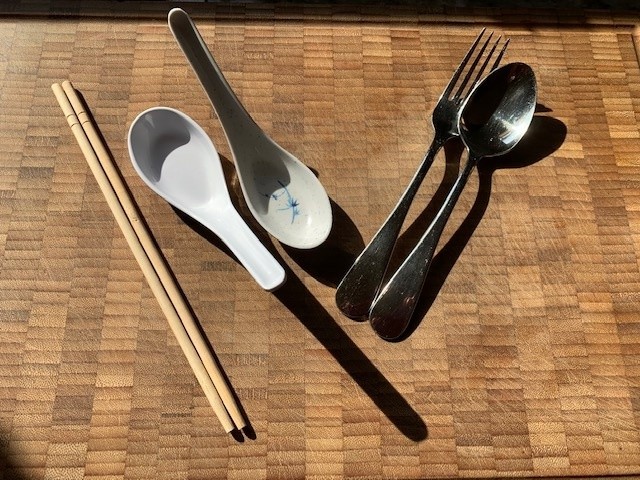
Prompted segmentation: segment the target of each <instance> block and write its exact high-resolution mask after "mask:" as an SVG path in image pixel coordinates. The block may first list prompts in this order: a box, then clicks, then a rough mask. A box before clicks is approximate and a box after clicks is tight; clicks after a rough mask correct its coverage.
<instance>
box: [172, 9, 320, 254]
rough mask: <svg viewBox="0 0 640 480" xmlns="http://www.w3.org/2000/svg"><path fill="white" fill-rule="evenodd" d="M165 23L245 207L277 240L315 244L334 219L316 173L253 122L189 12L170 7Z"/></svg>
mask: <svg viewBox="0 0 640 480" xmlns="http://www.w3.org/2000/svg"><path fill="white" fill-rule="evenodd" d="M168 21H169V28H170V29H171V32H172V33H173V36H174V37H175V39H176V41H177V42H178V45H179V46H180V48H181V49H182V51H183V52H184V54H185V56H186V58H187V60H188V61H189V63H190V64H191V67H192V68H193V71H194V72H195V74H196V76H197V77H198V79H199V80H200V83H201V84H202V87H203V88H204V91H205V92H206V94H207V95H208V97H209V100H210V101H211V104H212V105H213V108H214V109H215V111H216V114H217V115H218V119H219V120H220V123H221V124H222V128H223V130H224V133H225V135H226V137H227V141H228V142H229V147H230V149H231V153H232V155H233V161H234V163H235V165H236V169H237V171H238V180H239V182H240V186H241V188H242V193H243V195H244V198H245V200H246V202H247V206H248V207H249V210H250V211H251V213H252V214H253V216H254V217H255V218H256V220H257V221H258V223H259V224H260V225H261V226H262V227H263V228H264V229H265V230H266V231H267V232H269V233H270V234H271V235H273V236H274V237H275V238H277V239H278V240H279V241H280V242H282V243H283V244H285V245H289V246H290V247H295V248H301V249H302V248H304V249H308V248H314V247H317V246H318V245H320V244H321V243H322V242H324V241H325V240H326V239H327V237H328V236H329V233H330V231H331V225H332V222H333V218H332V214H331V203H330V201H329V197H328V196H327V193H326V191H325V189H324V187H323V186H322V184H321V183H320V181H319V180H318V178H317V177H316V176H315V174H314V173H313V172H312V171H311V170H310V169H309V168H308V167H307V166H306V165H304V164H303V163H302V162H300V160H298V159H297V158H296V157H294V156H293V155H292V154H290V153H289V152H287V151H286V150H284V149H283V148H282V147H280V146H279V145H278V144H277V143H275V142H274V141H273V140H272V139H271V138H269V137H268V136H267V134H266V133H264V131H262V129H261V128H260V127H259V126H258V125H257V124H256V123H255V122H254V121H253V119H252V118H251V116H250V115H249V114H248V113H247V111H246V110H245V108H244V107H243V106H242V104H241V103H240V101H239V100H238V98H237V97H236V96H235V94H234V93H233V90H232V89H231V87H230V86H229V84H228V83H227V81H226V79H225V78H224V76H223V75H222V72H221V71H220V68H219V67H218V65H217V64H216V62H215V60H214V59H213V56H212V55H211V52H209V49H208V48H207V46H206V44H205V42H204V40H203V39H202V37H201V36H200V33H199V32H198V30H197V28H196V26H195V24H194V23H193V21H192V20H191V18H190V17H189V15H188V14H187V13H186V12H185V11H184V10H182V9H180V8H174V9H172V10H171V11H170V12H169V16H168Z"/></svg>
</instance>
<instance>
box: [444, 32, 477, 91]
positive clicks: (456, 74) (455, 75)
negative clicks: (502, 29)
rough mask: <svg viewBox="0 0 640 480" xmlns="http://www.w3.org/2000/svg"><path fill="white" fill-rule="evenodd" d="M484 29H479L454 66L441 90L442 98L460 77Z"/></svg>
mask: <svg viewBox="0 0 640 480" xmlns="http://www.w3.org/2000/svg"><path fill="white" fill-rule="evenodd" d="M486 30H487V29H486V27H485V28H483V29H482V30H480V33H479V34H478V36H477V37H476V39H475V40H474V41H473V43H472V44H471V47H470V48H469V51H467V53H466V55H465V56H464V58H463V59H462V61H461V62H460V65H458V68H456V71H455V72H453V76H452V77H451V80H449V83H448V84H447V86H446V88H445V89H444V91H443V92H442V97H443V98H447V97H448V96H449V94H450V93H451V91H452V90H453V87H454V86H455V84H456V82H457V81H458V78H460V74H461V73H462V71H463V70H464V67H466V66H467V62H468V61H469V58H471V55H472V54H473V52H474V50H475V49H476V47H477V46H478V43H480V39H481V38H482V36H483V35H484V32H485V31H486Z"/></svg>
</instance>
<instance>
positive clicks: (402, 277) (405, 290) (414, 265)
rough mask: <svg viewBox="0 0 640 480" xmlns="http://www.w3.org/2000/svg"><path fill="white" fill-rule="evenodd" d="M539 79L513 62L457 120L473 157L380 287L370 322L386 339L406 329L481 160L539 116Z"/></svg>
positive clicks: (507, 145) (479, 89)
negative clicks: (453, 214) (442, 239)
mask: <svg viewBox="0 0 640 480" xmlns="http://www.w3.org/2000/svg"><path fill="white" fill-rule="evenodd" d="M536 97H537V86H536V78H535V75H534V73H533V70H532V69H531V67H529V66H528V65H526V64H524V63H511V64H508V65H505V66H503V67H501V68H499V69H497V70H494V71H493V72H492V73H491V74H489V75H488V76H487V77H486V78H485V79H484V80H483V81H482V82H480V83H479V84H478V85H477V86H476V87H475V88H474V90H473V91H472V92H471V94H470V95H469V97H468V99H467V101H466V102H465V104H464V107H463V109H462V113H461V116H460V119H459V129H460V137H461V138H462V140H463V142H464V143H465V145H466V146H467V149H468V151H469V158H468V160H467V163H466V165H465V166H464V169H463V170H462V172H461V173H460V175H459V176H458V179H457V180H456V182H455V183H454V185H453V186H452V187H451V191H450V192H449V194H448V195H447V198H446V199H445V202H444V204H443V206H442V207H441V209H440V210H439V211H438V214H437V215H436V217H435V218H434V219H433V221H432V223H431V225H429V228H427V231H426V232H425V233H424V235H423V236H422V238H421V239H420V241H419V242H418V244H417V245H416V247H415V248H414V249H413V250H412V252H411V253H410V254H409V256H408V257H407V258H406V259H405V261H404V262H403V263H402V265H400V267H399V268H398V269H397V270H396V272H395V273H394V274H393V276H392V277H391V279H390V280H389V281H388V283H387V284H386V285H385V286H384V287H383V288H382V290H381V292H380V294H379V295H378V297H377V298H376V300H375V302H374V304H373V306H372V308H371V311H370V312H369V321H370V323H371V326H372V327H373V329H374V331H375V332H376V333H377V334H378V335H379V336H380V337H382V338H383V339H385V340H396V339H398V338H399V337H400V336H401V335H402V334H403V333H404V332H405V330H406V328H407V326H408V325H409V322H410V320H411V317H412V315H413V312H414V310H415V307H416V304H417V301H418V298H419V297H420V293H421V292H422V288H423V285H424V282H425V279H426V277H427V273H428V272H429V267H430V266H431V261H432V260H433V256H434V253H435V250H436V246H437V244H438V240H439V239H440V236H441V235H442V232H443V230H444V227H445V225H446V223H447V220H448V219H449V217H450V215H451V212H452V211H453V208H454V206H455V204H456V202H457V200H458V198H459V197H460V194H461V193H462V191H463V189H464V186H465V185H466V183H467V180H468V179H469V176H470V174H471V172H472V171H473V169H474V168H475V167H476V165H477V163H478V161H479V160H480V159H481V158H483V157H494V156H498V155H503V154H505V153H507V152H508V151H509V150H511V149H512V148H513V147H515V146H516V144H517V143H518V142H519V141H520V139H521V138H522V137H523V136H524V134H525V132H526V131H527V129H528V128H529V125H530V123H531V120H532V119H533V114H534V112H535V106H536Z"/></svg>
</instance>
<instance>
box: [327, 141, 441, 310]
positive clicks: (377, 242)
mask: <svg viewBox="0 0 640 480" xmlns="http://www.w3.org/2000/svg"><path fill="white" fill-rule="evenodd" d="M446 140H447V138H443V137H441V136H438V135H436V136H435V137H434V139H433V141H432V142H431V145H430V146H429V149H428V150H427V153H426V154H425V156H424V158H423V160H422V163H421V164H420V166H419V167H418V170H417V171H416V173H415V175H414V176H413V178H412V180H411V183H409V186H408V187H407V189H406V190H405V191H404V193H403V194H402V196H401V197H400V200H399V201H398V203H397V204H396V206H395V208H394V209H393V211H392V212H391V214H389V216H388V217H387V219H386V220H385V222H384V223H383V224H382V226H381V227H380V229H379V230H378V232H377V233H376V234H375V235H374V237H373V238H372V239H371V242H369V244H368V245H367V246H366V247H365V249H364V250H363V251H362V252H361V253H360V255H359V256H358V258H356V260H355V262H354V263H353V265H352V266H351V268H350V269H349V271H348V272H347V273H346V275H345V276H344V278H343V279H342V281H341V282H340V284H339V285H338V288H337V290H336V304H337V305H338V308H339V309H340V311H341V312H342V313H344V314H345V315H346V316H347V317H351V318H363V317H366V316H367V315H368V313H369V309H370V308H371V305H372V304H373V301H374V299H375V297H376V295H377V293H378V290H379V289H380V285H381V284H382V281H383V279H384V274H385V271H386V269H387V265H388V264H389V260H390V259H391V253H392V252H393V247H394V246H395V244H396V240H397V238H398V234H399V233H400V228H401V227H402V224H403V222H404V219H405V218H406V216H407V213H408V212H409V207H410V206H411V202H412V201H413V198H414V197H415V195H416V193H417V192H418V189H419V187H420V185H421V184H422V181H423V180H424V177H425V176H426V174H427V172H428V170H429V167H430V166H431V164H432V163H433V159H434V158H435V156H436V153H438V151H439V150H440V148H442V146H443V145H444V143H445V142H446Z"/></svg>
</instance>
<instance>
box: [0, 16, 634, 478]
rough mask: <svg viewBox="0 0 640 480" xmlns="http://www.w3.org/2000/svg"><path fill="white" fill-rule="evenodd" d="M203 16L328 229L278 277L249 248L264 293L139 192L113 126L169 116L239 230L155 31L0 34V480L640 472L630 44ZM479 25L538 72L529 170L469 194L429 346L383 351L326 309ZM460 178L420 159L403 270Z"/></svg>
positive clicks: (172, 57) (628, 30) (519, 163)
mask: <svg viewBox="0 0 640 480" xmlns="http://www.w3.org/2000/svg"><path fill="white" fill-rule="evenodd" d="M194 9H195V12H196V13H198V14H199V15H198V16H196V17H195V18H196V21H197V24H198V27H199V29H200V31H201V33H202V35H203V37H204V39H205V41H206V42H207V44H208V45H209V47H210V49H211V50H212V52H213V54H214V56H215V57H216V59H217V60H218V61H219V64H220V67H221V68H222V70H223V72H224V73H225V75H226V76H227V78H228V80H229V82H230V84H231V85H232V86H233V88H234V89H235V90H236V92H237V93H238V96H239V97H240V98H241V100H242V101H243V103H244V104H245V106H246V107H247V110H248V111H249V112H250V113H251V114H252V116H253V117H254V119H255V120H256V121H257V122H258V123H259V124H260V125H261V126H262V127H263V128H264V129H265V130H266V131H267V132H268V133H269V134H270V135H271V136H272V137H273V138H274V139H275V140H276V141H277V142H278V143H280V144H281V145H283V146H284V147H286V148H287V149H289V150H290V151H292V152H293V153H295V154H296V155H297V156H298V157H299V158H301V159H302V160H303V161H304V162H305V163H306V164H307V165H309V166H310V167H311V168H313V169H314V170H315V171H316V172H317V173H318V176H319V178H320V180H321V181H322V182H323V184H324V186H325V187H326V189H327V192H328V193H329V195H330V197H331V199H332V201H333V207H334V216H335V220H334V221H335V226H334V230H333V233H332V235H331V237H330V238H329V240H328V241H327V242H326V244H325V245H323V246H322V247H320V248H318V249H315V250H312V251H295V250H291V249H288V248H283V246H282V245H280V244H279V243H278V242H276V241H273V240H270V239H269V238H268V237H267V236H266V234H263V233H261V232H260V231H259V229H258V228H257V227H256V231H257V232H258V233H259V235H261V236H262V238H263V239H264V241H265V242H266V243H267V245H268V247H269V248H270V249H271V250H272V251H273V252H274V253H275V254H276V255H278V257H279V258H280V259H281V260H282V262H283V264H286V265H287V268H288V276H289V278H288V281H287V283H286V284H285V286H284V287H283V288H281V289H280V290H279V291H277V292H276V293H267V292H264V291H262V290H261V289H260V288H259V287H258V286H257V285H256V284H255V283H254V282H253V281H252V279H251V278H250V277H249V275H248V274H247V272H246V271H244V270H243V268H241V267H240V266H239V265H238V264H237V262H236V261H235V260H234V259H232V258H231V257H230V255H229V254H228V252H227V251H226V250H225V249H224V248H223V247H222V245H221V244H220V242H219V241H218V240H217V239H216V238H215V237H214V236H213V235H211V234H209V233H207V232H204V231H202V230H201V229H199V228H198V227H197V226H195V225H193V224H192V223H191V222H189V221H188V219H185V218H184V217H182V216H180V215H178V214H177V213H176V212H175V211H174V210H172V209H171V208H170V207H169V206H168V205H167V204H166V203H165V202H164V201H163V200H162V199H161V198H159V197H158V196H157V195H155V194H154V193H153V192H151V191H150V190H149V189H148V188H147V187H146V186H145V185H144V184H143V183H142V181H141V180H140V179H139V178H138V177H137V175H136V174H135V172H134V170H133V168H132V166H131V163H130V161H129V157H128V153H127V148H126V135H127V129H128V127H129V124H130V123H131V121H132V120H133V119H134V118H135V116H136V115H137V114H138V113H139V112H140V111H142V110H144V109H146V108H148V107H152V106H156V105H166V106H171V107H174V108H178V109H180V110H182V111H184V112H185V113H187V114H188V115H190V116H191V117H192V118H194V119H195V120H196V121H198V122H199V123H200V124H201V125H202V126H203V128H205V130H206V131H207V132H208V133H209V134H210V136H211V138H212V139H213V141H214V143H215V144H216V145H217V147H218V149H219V151H220V154H221V156H222V157H223V158H222V161H223V165H224V169H225V172H226V174H227V178H228V181H229V185H230V189H231V192H232V195H233V197H234V201H236V202H237V205H238V208H239V209H240V210H241V212H242V213H243V214H244V215H245V218H247V220H248V221H249V222H251V220H250V218H249V214H248V210H247V209H246V207H245V206H244V204H243V202H242V200H240V198H239V193H240V190H239V188H238V185H237V181H236V179H235V175H234V168H233V165H232V161H231V155H230V153H229V148H228V146H227V144H226V142H225V139H224V135H223V133H222V130H221V127H220V125H219V123H218V121H217V119H216V117H215V115H214V114H213V113H212V109H211V106H210V104H209V102H208V100H207V98H206V97H205V95H204V93H203V91H202V89H201V87H200V85H199V84H198V82H197V80H196V79H195V76H194V75H193V73H192V72H191V70H190V68H189V67H188V66H187V63H186V61H185V59H184V58H183V56H182V53H181V51H180V50H179V48H178V47H177V46H176V44H175V42H174V41H173V38H172V37H171V34H170V32H169V30H168V28H167V26H166V22H165V20H164V19H163V18H161V17H160V18H154V17H149V18H106V17H94V18H81V17H77V16H74V17H51V18H46V17H28V16H5V17H0V95H1V101H0V116H1V120H2V121H1V122H0V448H1V450H2V455H1V462H2V463H1V464H0V466H1V467H2V468H0V470H2V471H4V472H5V476H4V478H12V479H31V478H37V479H52V478H63V479H67V480H68V479H76V478H85V477H90V478H110V479H111V478H130V479H145V478H148V479H160V478H168V479H179V478H189V479H200V478H202V479H205V478H207V479H211V478H221V477H222V478H224V477H226V478H236V479H243V480H244V479H251V478H281V479H285V478H303V477H309V478H314V477H315V478H322V479H326V478H344V477H348V478H367V479H371V478H429V477H455V476H466V477H491V476H532V477H540V476H576V475H577V476H592V475H593V476H603V475H620V474H638V473H640V306H639V304H640V302H639V300H640V262H639V259H640V126H639V122H638V120H639V118H640V70H639V67H638V57H637V55H636V51H635V49H634V43H633V19H626V18H624V16H619V17H617V18H612V17H611V16H593V17H589V16H584V15H572V14H571V13H566V14H558V13H554V14H548V15H546V16H543V17H542V18H538V19H537V20H533V18H534V16H533V14H521V15H519V16H509V15H505V16H500V15H495V16H494V15H493V14H491V12H488V13H487V12H485V13H483V14H482V15H479V16H477V17H473V16H471V15H467V14H465V12H457V13H456V14H452V15H450V16H446V17H445V16H442V15H437V14H433V15H429V14H424V15H416V16H411V15H409V14H407V15H403V14H397V15H396V14H394V13H393V12H389V15H390V16H389V17H388V18H387V17H385V16H384V12H382V13H380V12H381V10H378V11H377V13H376V14H375V15H371V16H367V15H366V12H365V13H362V12H358V11H357V10H355V9H354V10H350V11H349V12H347V13H345V12H344V10H340V11H338V10H337V11H336V12H334V13H335V14H332V10H331V9H330V8H328V9H319V10H317V11H315V10H313V9H311V10H310V12H311V13H309V12H306V13H305V10H304V9H297V10H296V9H295V8H294V9H293V10H294V11H295V14H294V15H289V16H287V15H278V14H276V13H274V12H276V10H274V9H272V7H264V9H261V8H260V7H252V8H247V9H237V10H233V11H231V10H230V9H229V7H224V6H217V7H213V6H212V7H211V8H210V9H209V10H205V9H204V8H199V9H198V8H195V6H194ZM230 12H231V13H232V14H231V13H230ZM314 12H316V13H317V12H320V14H319V15H318V16H316V15H315V14H314ZM538 13H540V12H538ZM480 24H483V25H488V26H489V27H490V28H492V29H494V30H496V32H497V33H500V34H504V35H507V36H508V37H510V38H511V45H510V47H509V50H508V53H507V56H506V60H508V61H523V62H527V63H529V64H530V65H531V66H532V67H533V69H534V70H535V72H536V75H537V80H538V86H539V103H540V106H539V112H538V113H537V114H536V117H535V119H534V121H533V124H532V128H531V130H530V132H529V134H528V136H527V137H526V138H525V140H523V142H522V143H521V145H520V146H519V147H518V148H517V149H516V150H514V151H513V152H512V153H511V154H509V155H508V156H507V157H504V158H501V159H495V160H487V161H484V162H483V163H482V164H481V166H480V169H479V171H478V172H477V173H476V174H474V175H473V176H472V178H471V181H470V183H469V185H468V188H467V189H466V190H465V192H464V194H463V196H462V198H461V200H460V202H459V204H458V206H457V208H456V210H455V212H454V214H453V217H452V218H451V221H450V223H449V225H448V227H447V230H446V231H445V234H444V236H443V239H442V242H441V250H440V252H439V253H438V255H437V257H436V260H435V264H434V266H433V269H432V271H431V273H430V276H429V279H428V281H427V285H426V288H425V292H424V295H423V298H422V300H421V305H420V307H419V313H418V315H417V318H416V321H415V322H414V324H412V325H411V328H410V332H409V334H408V335H407V336H406V338H404V339H403V340H402V341H399V342H396V343H388V342H385V341H383V340H381V339H379V338H378V337H376V335H375V334H374V332H373V331H372V329H371V328H370V326H369V325H368V323H366V322H357V321H353V320H350V319H348V318H345V317H344V316H342V315H341V314H340V313H339V311H338V310H337V308H336V306H335V303H334V294H335V286H336V284H337V282H338V281H339V280H340V278H341V276H342V275H343V274H344V272H345V270H346V269H347V268H348V266H349V265H350V262H351V261H352V260H353V258H354V256H355V255H356V254H357V253H358V252H359V251H360V250H361V249H362V248H363V246H364V244H365V243H366V242H368V241H369V240H370V238H371V237H372V235H373V234H374V233H375V231H376V229H377V228H378V226H379V225H380V224H381V223H382V221H383V220H384V219H385V217H386V215H387V214H388V213H389V211H390V210H391V208H392V207H393V205H394V204H395V201H396V200H397V198H398V197H399V195H400V193H401V192H402V190H403V189H404V187H405V186H406V185H407V183H408V182H409V180H410V179H411V177H412V175H413V173H414V171H415V168H416V167H417V165H418V164H419V162H420V160H421V158H422V156H423V154H424V152H425V150H426V147H427V145H428V144H429V142H430V140H431V134H432V132H431V126H430V125H431V124H430V115H431V111H432V109H433V107H434V105H435V103H436V101H437V99H438V96H439V95H440V92H441V91H442V89H443V87H444V85H445V84H446V82H447V81H448V78H449V77H450V75H451V73H452V71H453V69H454V68H455V66H456V65H457V63H458V62H459V61H460V59H461V58H462V56H463V54H464V52H465V51H466V49H467V48H468V45H469V44H470V43H471V41H472V40H473V38H474V37H475V36H476V34H477V33H478V30H479V28H480ZM67 79H68V80H71V81H72V82H73V83H74V85H75V86H76V87H77V88H78V89H79V90H80V91H81V93H82V94H83V95H84V97H85V98H86V100H87V102H88V103H89V105H90V107H91V109H92V111H93V113H94V116H95V119H96V121H97V122H98V125H99V127H100V128H101V131H102V133H103V135H104V137H105V139H106V141H107V143H108V145H109V147H110V149H111V151H112V153H113V156H114V158H115V160H116V162H117V164H118V165H119V167H120V168H121V170H122V173H123V175H124V177H125V179H126V181H127V184H128V186H129V188H130V190H131V192H132V194H133V196H134V197H135V199H136V201H137V203H138V205H139V207H140V209H141V210H142V212H143V214H144V216H145V219H146V221H147V223H148V225H149V227H150V229H151V231H152V232H153V234H154V236H155V238H156V240H157V243H158V245H159V246H160V247H161V249H162V251H163V253H164V255H165V256H166V258H167V261H168V263H169V265H170V266H171V269H172V271H173V273H174V274H175V276H176V278H177V279H178V281H179V283H180V286H181V288H182V290H183V292H184V294H185V296H186V298H187V299H188V302H189V304H190V306H191V307H192V309H193V311H194V313H195V315H196V317H197V318H198V320H199V322H200V324H201V326H202V329H203V331H204V332H205V333H206V335H207V337H208V339H209V340H210V342H211V344H212V345H213V347H214V349H215V352H216V354H217V356H218V359H219V361H220V364H221V365H222V367H223V368H224V370H225V372H226V373H227V375H228V377H229V380H230V383H231V385H232V386H233V389H234V391H235V392H236V394H237V397H238V399H239V401H240V403H241V405H242V408H243V410H244V411H245V412H246V416H247V418H248V420H249V422H250V424H251V429H250V430H249V431H248V432H245V435H244V436H243V437H242V438H234V437H233V436H229V435H227V434H225V433H224V431H223V429H222V428H221V427H220V425H219V423H218V420H217V419H216V417H215V415H214V413H213V411H212V409H211V408H210V407H209V406H208V403H207V401H206V398H205V397H204V394H203V392H202V390H201V389H200V387H199V385H198V384H197V382H196V380H195V377H194V376H193V374H192V372H191V370H190V368H189V366H188V364H187V362H186V360H185V358H184V356H183V354H182V352H181V350H180V348H179V346H178V344H177V342H176V340H175V339H174V337H173V335H172V333H171V331H170V329H169V327H168V324H167V322H166V320H165V318H164V316H163V314H162V312H161V310H160V308H159V306H158V304H157V302H156V300H155V299H154V297H153V295H152V294H151V291H150V289H149V287H148V286H147V284H146V282H145V281H144V278H143V276H142V274H141V272H140V270H139V268H138V266H137V264H136V262H135V260H134V257H133V255H132V254H131V252H130V251H129V249H128V247H127V244H126V242H125V240H124V238H123V236H122V234H121V232H120V231H119V229H118V227H117V225H116V224H115V222H114V220H113V217H112V215H111V213H110V211H109V209H108V207H107V205H106V203H105V201H104V199H103V196H102V194H101V193H100V191H99V189H98V187H97V184H96V182H95V180H94V178H93V177H92V175H91V173H90V171H89V169H88V168H87V165H86V163H85V161H84V159H83V157H82V155H81V152H80V150H79V148H78V146H77V144H76V143H75V140H74V138H73V136H72V134H71V132H70V131H69V128H68V127H67V124H66V122H65V120H64V118H63V116H62V114H61V111H60V109H59V107H58V105H57V103H56V101H55V98H54V97H53V94H52V93H51V90H50V85H51V84H52V83H53V82H60V81H63V80H67ZM464 160H465V156H464V155H463V154H462V151H461V148H460V147H459V146H458V145H453V146H452V148H450V149H448V150H447V154H446V155H445V154H441V155H440V156H439V157H438V158H437V160H436V162H435V164H434V166H433V168H432V170H431V171H430V173H429V175H428V177H427V179H426V181H425V183H424V185H423V188H422V190H421V191H420V193H419V195H418V197H417V199H416V201H415V203H414V208H413V209H412V212H411V214H410V218H409V219H408V222H407V226H406V228H405V231H404V233H403V235H402V237H401V240H400V244H399V255H401V254H403V253H406V252H407V251H408V249H409V248H410V247H411V245H412V243H413V242H415V241H416V239H417V238H418V237H419V236H420V234H421V232H422V231H423V230H424V228H426V225H427V224H428V222H429V220H430V219H431V218H432V217H433V215H434V212H435V210H436V209H437V207H438V202H441V201H442V199H443V197H444V195H445V191H446V188H447V187H448V186H449V185H451V183H452V182H453V180H454V179H455V176H456V175H457V171H458V169H459V166H460V162H464ZM251 224H252V226H254V227H255V223H251ZM395 261H396V263H397V259H396V260H395ZM0 477H1V475H0Z"/></svg>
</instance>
